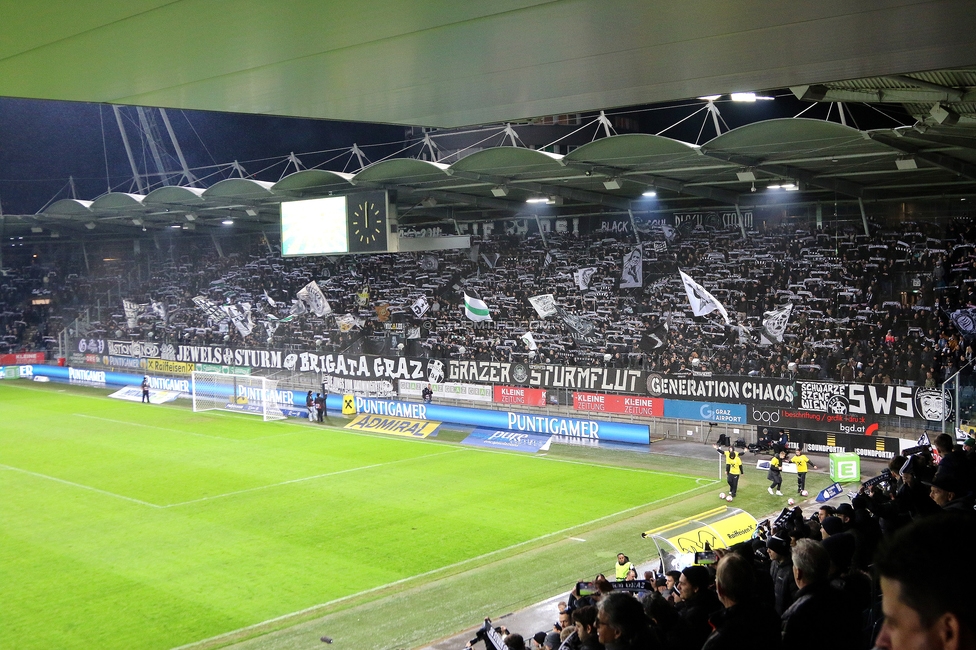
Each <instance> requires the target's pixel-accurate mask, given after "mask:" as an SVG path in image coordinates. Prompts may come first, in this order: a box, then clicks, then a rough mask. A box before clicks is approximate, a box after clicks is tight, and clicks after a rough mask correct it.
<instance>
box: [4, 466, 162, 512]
mask: <svg viewBox="0 0 976 650" xmlns="http://www.w3.org/2000/svg"><path fill="white" fill-rule="evenodd" d="M0 469H8V470H11V471H14V472H21V473H22V474H29V475H30V476H36V477H38V478H43V479H47V480H49V481H55V482H57V483H64V484H65V485H70V486H72V487H77V488H81V489H83V490H90V491H92V492H98V493H99V494H105V495H108V496H110V497H115V498H116V499H124V500H126V501H131V502H132V503H138V504H139V505H142V506H149V507H150V508H162V507H164V506H158V505H156V504H155V503H149V502H148V501H142V500H140V499H133V498H132V497H127V496H123V495H121V494H116V493H114V492H109V491H108V490H100V489H98V488H96V487H92V486H90V485H82V484H81V483H75V482H73V481H66V480H64V479H63V478H57V477H56V476H48V475H47V474H40V473H38V472H31V471H29V470H26V469H21V468H19V467H12V466H10V465H0Z"/></svg>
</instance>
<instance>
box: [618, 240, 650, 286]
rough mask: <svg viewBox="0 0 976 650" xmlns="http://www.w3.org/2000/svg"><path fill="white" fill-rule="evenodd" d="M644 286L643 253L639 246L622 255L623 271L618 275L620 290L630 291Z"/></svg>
mask: <svg viewBox="0 0 976 650" xmlns="http://www.w3.org/2000/svg"><path fill="white" fill-rule="evenodd" d="M643 286H644V252H643V251H642V250H641V248H640V246H638V247H637V248H635V249H634V250H632V251H630V252H629V253H627V254H626V255H624V263H623V271H622V272H621V273H620V288H621V289H631V288H633V287H643Z"/></svg>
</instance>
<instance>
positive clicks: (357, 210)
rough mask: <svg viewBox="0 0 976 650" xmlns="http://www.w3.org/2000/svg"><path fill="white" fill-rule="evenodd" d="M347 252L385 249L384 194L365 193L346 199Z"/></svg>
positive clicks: (385, 209)
mask: <svg viewBox="0 0 976 650" xmlns="http://www.w3.org/2000/svg"><path fill="white" fill-rule="evenodd" d="M347 200H348V201H349V203H348V204H347V211H348V212H347V214H348V220H349V221H348V223H349V252H350V253H365V252H375V251H385V250H386V249H387V232H388V229H387V220H386V216H387V215H386V213H387V207H386V192H366V193H363V194H354V195H349V196H348V197H347Z"/></svg>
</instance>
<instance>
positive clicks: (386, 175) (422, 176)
mask: <svg viewBox="0 0 976 650" xmlns="http://www.w3.org/2000/svg"><path fill="white" fill-rule="evenodd" d="M446 178H448V173H447V165H444V164H441V163H435V162H428V161H426V160H414V159H413V158H390V159H389V160H381V161H379V162H375V163H373V164H372V165H369V166H368V167H366V168H364V169H363V170H361V171H360V172H359V173H358V174H356V175H355V176H353V178H352V180H353V182H354V183H357V182H360V181H369V182H374V183H402V184H404V185H413V184H416V183H431V182H437V181H443V180H444V179H446Z"/></svg>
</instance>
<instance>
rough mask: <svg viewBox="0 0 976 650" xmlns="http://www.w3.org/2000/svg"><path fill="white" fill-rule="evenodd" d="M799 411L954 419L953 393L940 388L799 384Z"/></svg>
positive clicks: (797, 403)
mask: <svg viewBox="0 0 976 650" xmlns="http://www.w3.org/2000/svg"><path fill="white" fill-rule="evenodd" d="M796 385H797V396H796V403H795V404H794V407H795V408H799V409H801V410H803V411H812V412H816V413H829V414H831V415H866V416H872V415H897V416H900V417H906V418H919V419H922V420H929V421H932V422H940V421H942V420H948V419H949V418H950V417H952V414H953V411H952V406H953V405H952V394H951V393H950V392H949V391H943V390H941V389H939V388H918V387H912V386H881V385H875V384H835V383H832V382H823V381H798V382H796Z"/></svg>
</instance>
